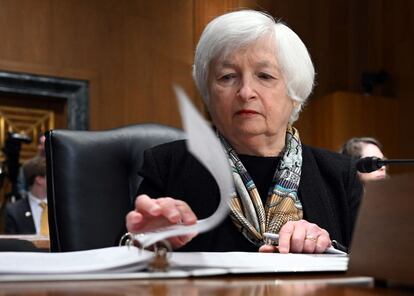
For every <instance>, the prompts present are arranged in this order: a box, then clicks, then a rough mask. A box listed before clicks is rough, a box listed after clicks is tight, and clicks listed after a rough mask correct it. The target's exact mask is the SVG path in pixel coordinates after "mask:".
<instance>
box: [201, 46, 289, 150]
mask: <svg viewBox="0 0 414 296" xmlns="http://www.w3.org/2000/svg"><path fill="white" fill-rule="evenodd" d="M208 86H209V94H210V100H209V106H208V107H209V111H210V114H211V117H212V120H213V122H214V124H215V126H216V127H217V128H218V130H219V131H220V132H221V133H222V134H223V135H224V136H225V137H226V138H227V140H229V141H230V143H232V144H234V142H240V140H246V139H248V138H251V137H256V136H265V137H269V139H270V138H273V137H276V138H279V139H282V140H283V142H284V139H285V134H286V127H287V124H288V122H289V118H290V115H291V113H292V109H293V101H292V99H290V98H289V97H288V96H287V95H286V85H285V81H284V79H283V77H282V75H281V72H280V70H279V65H278V61H277V60H276V55H275V45H274V44H273V43H272V42H270V41H267V40H266V39H260V40H259V41H257V42H256V43H255V44H253V45H250V46H248V47H245V48H241V49H239V50H237V51H235V52H233V53H232V54H230V55H228V56H227V57H226V58H224V59H215V60H213V61H212V62H211V64H210V69H209V81H208Z"/></svg>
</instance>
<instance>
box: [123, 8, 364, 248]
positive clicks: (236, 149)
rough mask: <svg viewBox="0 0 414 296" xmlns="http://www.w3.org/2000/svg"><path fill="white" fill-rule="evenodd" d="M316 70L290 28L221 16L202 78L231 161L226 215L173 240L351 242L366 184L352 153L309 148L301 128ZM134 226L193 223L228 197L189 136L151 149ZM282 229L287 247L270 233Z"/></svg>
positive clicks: (258, 16) (204, 43)
mask: <svg viewBox="0 0 414 296" xmlns="http://www.w3.org/2000/svg"><path fill="white" fill-rule="evenodd" d="M314 76H315V72H314V67H313V64H312V61H311V59H310V56H309V53H308V51H307V49H306V47H305V45H304V44H303V42H302V41H301V40H300V38H299V37H298V36H297V35H296V33H294V32H293V31H292V30H291V29H290V28H288V27H287V26H286V25H284V24H283V23H280V22H276V21H275V20H274V19H273V18H272V17H271V16H269V15H266V14H264V13H261V12H258V11H251V10H243V11H236V12H231V13H227V14H224V15H222V16H219V17H217V18H215V19H213V20H212V21H211V22H210V23H209V24H208V25H207V27H206V28H205V30H204V32H203V33H202V36H201V39H200V41H199V43H198V45H197V48H196V53H195V62H194V66H193V77H194V79H195V82H196V85H197V87H198V89H199V91H200V93H201V95H202V97H203V99H204V102H205V104H206V106H207V108H208V111H209V113H210V115H211V119H212V123H213V125H214V127H215V130H216V132H217V136H218V137H219V139H220V140H221V143H222V144H223V147H224V148H225V151H226V152H227V155H228V158H229V161H230V163H231V166H232V172H233V177H234V187H235V188H234V192H233V194H232V201H231V203H230V205H229V206H230V208H231V212H230V215H229V217H228V218H227V219H225V220H224V221H223V223H222V224H221V225H219V226H218V227H216V228H215V229H213V230H211V231H209V232H207V233H202V234H199V235H196V234H193V235H185V236H181V237H173V238H170V239H169V241H170V243H171V245H172V247H173V248H175V249H180V250H185V251H261V252H274V251H279V252H281V253H287V252H305V253H321V252H324V251H325V250H326V249H327V248H328V247H329V246H330V245H331V240H333V239H335V240H337V241H338V242H339V243H342V244H343V245H345V246H347V245H348V244H349V242H350V240H351V235H352V230H353V226H354V221H355V216H356V213H357V209H358V205H359V202H360V198H361V192H362V186H361V184H360V182H359V180H358V178H357V175H356V171H355V166H354V165H353V162H352V161H351V158H350V157H349V156H345V155H341V154H339V153H334V152H330V151H326V150H322V149H317V148H312V147H309V146H307V145H305V144H302V142H301V140H300V137H299V132H298V130H297V129H295V128H294V127H293V126H292V124H293V123H294V122H295V121H296V120H297V119H298V115H299V112H300V110H301V109H302V106H303V104H304V103H305V102H306V100H307V98H308V96H309V95H310V93H311V91H312V88H313V84H314ZM140 174H141V175H142V176H143V177H144V180H143V183H142V185H141V186H140V188H139V192H138V196H137V198H136V201H135V205H134V207H135V208H134V209H133V210H132V211H131V212H130V213H128V215H127V217H126V226H127V229H128V230H129V231H130V232H134V233H139V232H144V231H148V230H153V229H157V228H160V227H164V226H167V225H171V224H176V223H183V224H187V225H190V224H193V223H195V222H196V219H197V218H199V219H201V218H205V217H207V216H209V215H211V214H212V213H213V212H214V210H215V209H216V208H217V206H218V203H219V199H220V194H219V191H218V187H217V185H216V183H215V182H214V179H213V178H212V176H211V175H210V174H209V173H208V171H207V170H206V169H204V168H203V167H202V166H201V165H200V163H199V162H198V161H197V160H196V159H195V158H194V157H193V156H192V155H190V154H189V153H188V152H187V149H186V146H185V142H184V141H176V142H172V143H168V144H164V145H160V146H158V147H155V148H152V149H149V150H147V151H146V153H145V159H144V165H143V168H142V170H141V171H140ZM265 232H271V233H278V234H279V246H278V247H277V246H273V245H270V244H269V245H268V244H266V241H265V238H264V235H263V234H264V233H265Z"/></svg>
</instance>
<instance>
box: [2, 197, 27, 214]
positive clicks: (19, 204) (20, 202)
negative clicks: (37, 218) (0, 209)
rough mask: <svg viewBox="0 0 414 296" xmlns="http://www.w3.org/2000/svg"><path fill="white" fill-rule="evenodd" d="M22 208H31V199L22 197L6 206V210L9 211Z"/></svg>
mask: <svg viewBox="0 0 414 296" xmlns="http://www.w3.org/2000/svg"><path fill="white" fill-rule="evenodd" d="M22 210H30V204H29V200H28V199H27V198H22V199H19V200H18V201H16V202H13V203H8V204H7V206H6V211H7V212H9V213H16V212H20V211H22Z"/></svg>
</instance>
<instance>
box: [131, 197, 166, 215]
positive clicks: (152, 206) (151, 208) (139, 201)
mask: <svg viewBox="0 0 414 296" xmlns="http://www.w3.org/2000/svg"><path fill="white" fill-rule="evenodd" d="M135 210H136V211H139V212H142V213H143V214H147V215H150V216H159V215H160V214H161V212H162V210H161V207H160V205H159V204H158V202H157V200H156V199H153V198H150V197H149V196H148V195H146V194H142V195H139V196H138V197H137V198H136V199H135Z"/></svg>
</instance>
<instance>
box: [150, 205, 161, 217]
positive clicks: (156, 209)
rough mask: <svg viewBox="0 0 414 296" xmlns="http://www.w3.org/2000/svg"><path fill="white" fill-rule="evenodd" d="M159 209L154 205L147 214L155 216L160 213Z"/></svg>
mask: <svg viewBox="0 0 414 296" xmlns="http://www.w3.org/2000/svg"><path fill="white" fill-rule="evenodd" d="M160 209H161V208H160V207H159V206H157V205H155V206H153V207H152V208H151V209H150V210H149V212H150V214H151V215H155V214H158V212H159V211H160Z"/></svg>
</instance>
